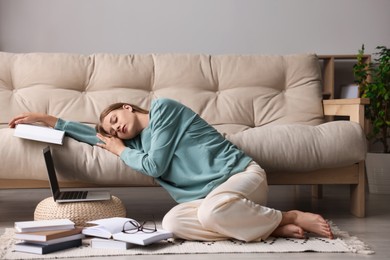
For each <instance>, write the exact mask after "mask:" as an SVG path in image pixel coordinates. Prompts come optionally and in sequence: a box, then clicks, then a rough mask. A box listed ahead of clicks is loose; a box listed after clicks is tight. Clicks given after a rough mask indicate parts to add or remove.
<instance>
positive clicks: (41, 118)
mask: <svg viewBox="0 0 390 260" xmlns="http://www.w3.org/2000/svg"><path fill="white" fill-rule="evenodd" d="M57 120H58V118H57V117H54V116H51V115H47V114H41V113H32V112H27V113H23V114H21V115H18V116H15V117H14V118H12V119H11V121H10V122H9V123H8V126H9V127H10V128H15V126H16V125H17V124H33V123H43V124H44V125H46V126H50V127H54V126H55V125H56V123H57Z"/></svg>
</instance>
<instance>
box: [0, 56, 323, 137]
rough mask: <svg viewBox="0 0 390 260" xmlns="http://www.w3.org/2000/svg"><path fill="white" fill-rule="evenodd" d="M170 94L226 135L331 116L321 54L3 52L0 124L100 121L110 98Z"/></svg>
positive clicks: (142, 102) (141, 100)
mask: <svg viewBox="0 0 390 260" xmlns="http://www.w3.org/2000/svg"><path fill="white" fill-rule="evenodd" d="M159 97H167V98H172V99H175V100H178V101H180V102H182V103H183V104H185V105H187V106H189V107H190V108H192V109H193V110H194V111H195V112H197V113H199V114H200V115H201V116H202V117H203V118H204V119H205V120H207V121H208V122H209V123H211V124H212V125H214V126H215V127H216V128H217V129H218V130H220V131H221V132H225V133H235V132H238V131H241V130H244V129H247V128H251V127H255V126H262V125H267V124H285V123H300V124H311V125H316V124H319V123H321V122H322V120H323V108H322V103H321V100H322V87H321V72H320V67H319V62H318V59H317V57H316V55H314V54H297V55H285V56H277V55H269V56H267V55H194V54H157V55H154V54H148V55H112V54H94V55H78V54H60V53H26V54H13V53H4V52H0V111H1V113H0V126H1V127H6V126H7V123H8V121H9V120H10V119H11V118H12V117H13V116H15V115H17V114H20V113H22V112H25V111H36V112H44V113H49V114H52V115H55V116H58V117H62V118H64V119H66V120H75V121H80V122H84V123H88V124H96V123H97V120H98V115H99V114H100V112H101V111H102V110H103V109H104V108H105V107H106V106H108V105H109V104H111V103H114V102H129V103H133V104H136V105H139V106H141V107H144V108H146V109H148V108H149V106H150V103H151V100H152V99H154V98H159Z"/></svg>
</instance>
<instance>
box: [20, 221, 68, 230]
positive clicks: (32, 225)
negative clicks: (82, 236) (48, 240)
mask: <svg viewBox="0 0 390 260" xmlns="http://www.w3.org/2000/svg"><path fill="white" fill-rule="evenodd" d="M73 228H75V224H74V222H72V221H70V220H69V219H52V220H36V221H20V222H15V230H16V231H17V232H36V231H49V230H69V229H73Z"/></svg>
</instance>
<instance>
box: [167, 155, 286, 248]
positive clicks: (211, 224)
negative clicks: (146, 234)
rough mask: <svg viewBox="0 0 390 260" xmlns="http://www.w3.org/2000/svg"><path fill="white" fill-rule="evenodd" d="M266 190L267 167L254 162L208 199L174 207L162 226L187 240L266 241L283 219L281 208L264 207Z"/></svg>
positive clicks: (219, 187)
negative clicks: (263, 167) (265, 168)
mask: <svg viewBox="0 0 390 260" xmlns="http://www.w3.org/2000/svg"><path fill="white" fill-rule="evenodd" d="M267 193H268V185H267V178H266V174H265V172H264V170H263V169H262V168H261V167H260V166H259V165H258V164H257V163H255V162H251V163H250V164H249V166H248V167H247V168H246V169H245V171H243V172H241V173H237V174H235V175H233V176H232V177H230V178H229V179H228V180H227V181H226V182H225V183H223V184H221V185H220V186H218V187H217V188H215V189H214V190H213V191H212V192H210V194H208V195H207V197H206V198H204V199H200V200H195V201H190V202H185V203H181V204H179V205H177V206H175V207H174V208H172V209H171V210H170V211H169V212H168V213H167V214H166V215H165V217H164V219H163V223H162V225H163V228H164V229H166V230H169V231H171V232H173V234H174V235H175V236H176V237H178V238H182V239H187V240H201V241H215V240H224V239H229V238H234V239H239V240H243V241H247V242H249V241H256V240H261V239H263V240H264V239H266V238H267V237H268V236H269V235H270V234H271V233H272V232H273V231H274V230H275V229H276V228H277V227H278V225H279V223H280V221H281V220H282V213H281V212H280V211H279V210H275V209H271V208H267V207H265V206H263V205H266V202H267Z"/></svg>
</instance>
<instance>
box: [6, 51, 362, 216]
mask: <svg viewBox="0 0 390 260" xmlns="http://www.w3.org/2000/svg"><path fill="white" fill-rule="evenodd" d="M159 97H166V98H171V99H175V100H178V101H180V102H182V103H183V104H185V105H187V106H189V107H190V108H192V109H193V110H194V111H196V112H197V113H199V114H200V116H202V117H203V118H204V119H205V120H207V121H208V122H209V123H210V124H212V125H213V126H214V127H216V128H217V130H218V131H220V132H221V134H224V135H226V137H227V138H228V139H229V140H231V141H232V142H233V143H234V144H236V145H237V146H239V147H240V148H241V149H243V150H244V151H245V152H246V153H247V154H249V155H250V156H252V158H254V159H255V160H256V161H257V162H258V163H259V164H260V165H261V166H262V167H263V168H264V169H265V170H266V171H267V174H268V179H269V184H293V185H295V184H313V185H318V184H349V185H351V192H352V193H351V211H352V213H353V214H355V215H356V216H364V207H365V205H364V199H365V195H364V194H365V177H364V159H365V154H366V142H365V137H364V132H363V131H362V122H363V119H364V118H363V106H364V102H365V101H364V100H360V99H350V100H326V101H324V102H323V100H322V87H321V71H320V66H319V61H318V58H317V56H316V55H312V54H297V55H285V56H276V55H274V56H266V55H193V54H158V55H152V54H150V55H114V54H95V55H76V54H57V53H26V54H13V53H4V52H3V53H0V111H1V113H0V126H1V129H0V139H1V143H0V146H1V149H0V150H1V151H0V153H1V154H0V158H1V170H0V188H3V189H4V188H34V187H47V186H48V183H47V174H46V170H45V166H44V161H43V156H42V152H41V151H42V149H43V148H44V147H45V146H46V144H44V143H41V142H35V141H28V140H24V139H20V138H17V137H13V131H14V130H13V129H9V128H8V127H7V123H8V122H9V120H10V119H11V118H12V117H13V116H15V115H17V114H20V113H22V112H24V111H37V112H45V113H49V114H52V115H55V116H58V117H61V118H63V119H65V120H74V121H80V122H83V123H85V124H89V125H92V126H93V125H94V124H96V123H97V119H98V115H99V113H100V111H101V110H102V109H103V108H105V107H106V106H107V105H109V104H111V103H114V102H119V101H125V102H129V103H133V104H137V105H139V106H141V107H144V108H149V105H150V103H151V100H152V99H154V98H159ZM324 114H325V115H348V116H350V119H351V121H354V122H351V121H334V122H328V123H325V117H324ZM52 150H53V156H54V160H55V162H56V168H57V171H58V173H59V175H60V181H61V182H62V185H65V186H68V187H75V186H155V185H156V183H155V182H154V180H153V179H151V178H150V177H145V176H144V175H142V174H140V173H137V172H135V171H133V170H132V169H130V168H129V167H126V166H125V165H124V164H123V163H122V162H121V160H120V159H119V158H117V157H116V156H114V155H112V154H111V153H109V152H107V151H104V150H102V149H101V148H99V147H94V146H90V145H88V144H85V143H80V142H78V141H76V140H74V139H71V138H69V137H66V138H65V142H64V144H63V145H62V146H60V145H52ZM194 156H196V154H194ZM315 187H318V186H315ZM319 187H320V186H319Z"/></svg>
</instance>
